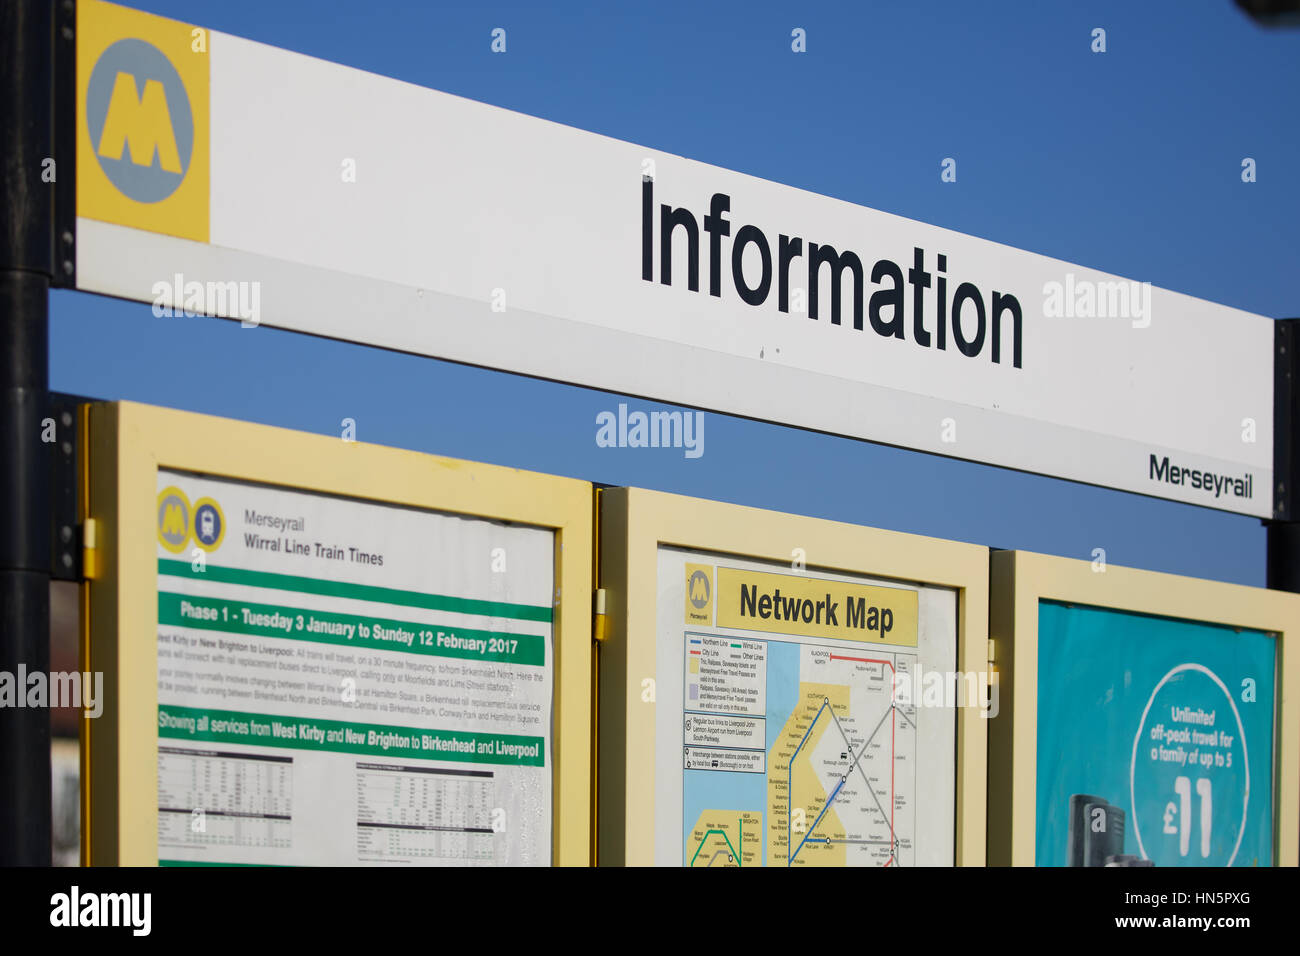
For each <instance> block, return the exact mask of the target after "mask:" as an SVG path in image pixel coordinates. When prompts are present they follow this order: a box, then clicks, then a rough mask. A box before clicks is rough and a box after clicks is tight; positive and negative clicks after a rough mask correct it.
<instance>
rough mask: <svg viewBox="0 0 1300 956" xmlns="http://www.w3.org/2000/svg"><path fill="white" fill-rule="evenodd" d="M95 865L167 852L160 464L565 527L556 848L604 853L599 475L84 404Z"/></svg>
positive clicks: (87, 738)
mask: <svg viewBox="0 0 1300 956" xmlns="http://www.w3.org/2000/svg"><path fill="white" fill-rule="evenodd" d="M81 429H82V437H83V439H84V441H83V445H82V447H83V448H86V449H87V450H88V454H87V455H86V456H85V461H86V463H85V465H84V466H83V468H84V471H83V476H82V478H83V495H82V505H81V508H82V512H83V517H84V518H85V519H88V520H87V521H86V528H87V533H86V539H87V540H86V546H87V547H86V551H85V567H86V577H87V578H88V580H87V583H86V585H85V588H86V592H85V593H84V594H83V608H85V610H86V612H87V613H86V614H84V615H83V622H84V623H83V635H82V639H83V643H82V667H83V669H84V670H88V671H92V672H94V671H102V672H103V674H104V697H105V707H104V711H103V713H102V714H101V715H100V716H99V717H98V718H97V719H94V720H90V719H86V720H84V721H83V723H82V820H83V825H82V833H81V838H82V863H83V864H85V865H148V866H154V865H157V863H158V809H157V804H158V800H157V781H158V733H157V711H158V657H157V649H158V644H157V634H158V559H157V548H158V543H157V542H158V538H157V534H156V523H157V522H156V516H155V507H156V502H157V497H158V487H157V482H158V478H157V476H158V470H159V469H164V468H165V469H175V470H178V471H188V472H194V473H198V474H203V475H211V476H214V477H220V478H227V479H233V480H236V481H246V482H257V483H261V484H269V485H277V486H281V487H284V488H288V489H291V490H302V491H311V492H319V493H324V494H330V495H337V496H342V497H347V498H354V499H361V500H367V501H373V502H379V503H382V504H391V505H400V506H403V507H410V508H421V509H427V510H432V511H440V512H444V513H452V514H458V515H465V516H468V517H475V518H485V519H490V520H493V521H508V522H514V523H517V524H526V525H532V526H535V527H540V528H544V529H547V530H551V531H552V532H553V533H554V535H555V595H554V596H555V617H554V627H553V635H554V637H553V640H554V648H555V657H554V661H555V670H554V675H555V677H554V680H555V683H554V688H553V705H552V708H553V709H552V717H553V725H552V741H553V751H552V753H553V760H552V775H553V776H552V781H553V799H552V814H553V830H552V852H551V859H552V862H553V863H555V864H559V865H580V866H585V865H587V864H589V863H590V862H591V825H592V819H591V800H590V798H589V796H588V794H589V792H590V788H591V774H592V768H591V761H590V753H591V741H592V725H591V709H592V690H591V667H592V643H591V593H592V586H593V581H592V577H593V565H592V562H593V557H592V541H593V534H594V528H593V513H592V500H593V496H592V486H591V484H590V483H588V482H585V481H578V480H575V479H571V478H560V477H556V476H553V475H544V474H538V473H535V472H527V471H519V470H516V469H513V468H503V467H499V466H496V465H484V464H478V463H475V462H467V461H459V460H456V459H451V458H440V457H437V456H434V455H427V454H422V453H419V452H413V451H405V450H402V449H397V448H387V447H383V446H379V445H366V444H362V443H359V442H350V441H343V440H340V439H338V438H330V437H326V436H323V435H313V434H308V433H304V432H298V431H290V430H288V429H283V428H272V427H269V426H266V425H254V424H249V423H246V422H240V421H232V420H229V419H223V418H214V417H211V416H207V415H198V414H194V413H190V412H181V411H174V410H172V409H166V408H157V407H153V406H149V405H138V404H134V403H130V402H113V403H105V404H94V405H89V406H86V407H84V408H83V412H82V422H81Z"/></svg>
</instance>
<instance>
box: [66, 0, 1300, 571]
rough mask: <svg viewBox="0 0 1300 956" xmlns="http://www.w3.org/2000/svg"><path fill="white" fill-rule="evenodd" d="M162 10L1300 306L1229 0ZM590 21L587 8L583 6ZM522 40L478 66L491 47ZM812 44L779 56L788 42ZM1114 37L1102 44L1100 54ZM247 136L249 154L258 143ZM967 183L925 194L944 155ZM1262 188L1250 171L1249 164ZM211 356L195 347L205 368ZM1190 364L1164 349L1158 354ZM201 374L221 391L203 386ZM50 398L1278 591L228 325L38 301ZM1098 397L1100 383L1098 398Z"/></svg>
mask: <svg viewBox="0 0 1300 956" xmlns="http://www.w3.org/2000/svg"><path fill="white" fill-rule="evenodd" d="M129 5H131V6H135V7H137V8H140V9H145V10H148V11H150V12H153V13H158V14H162V15H164V16H169V17H173V18H176V19H180V20H185V21H188V22H192V23H196V24H199V25H202V26H206V27H210V28H213V29H216V30H221V31H225V32H228V33H234V34H238V35H240V36H245V37H249V38H251V39H255V40H259V41H262V42H265V43H269V44H272V45H274V46H280V47H285V48H287V49H291V50H296V51H298V52H302V53H307V54H310V55H312V56H318V57H321V58H323V59H328V60H333V61H336V62H339V63H344V64H347V65H349V66H354V67H359V68H361V69H366V70H371V71H373V72H376V73H381V74H385V75H388V76H393V77H397V78H399V79H402V80H405V81H408V82H411V83H416V84H419V85H421V86H428V87H432V88H435V89H439V90H444V91H446V92H449V93H454V94H457V95H460V96H465V97H469V98H471V99H475V100H479V101H482V102H485V103H491V104H494V105H497V106H502V107H506V108H509V109H513V110H518V111H520V112H523V113H528V114H531V115H534V116H540V117H543V118H546V119H549V120H554V121H556V122H560V123H565V124H568V125H571V126H576V127H580V128H582V129H587V130H591V131H594V132H597V133H602V134H605V135H608V136H613V137H617V138H619V139H624V140H629V141H631V142H635V143H639V144H643V145H646V146H648V147H652V148H654V149H658V150H664V151H667V152H672V153H677V154H680V155H683V156H687V157H690V158H692V159H697V160H700V161H702V162H707V163H712V164H714V165H718V166H723V167H727V168H730V169H735V170H739V171H741V172H744V173H748V174H751V175H755V176H761V177H763V178H765V179H770V180H774V181H776V182H781V183H786V184H789V185H792V186H798V187H800V188H803V189H809V190H813V191H815V192H819V193H824V194H826V195H830V196H834V197H836V198H839V199H844V200H848V201H850V202H855V203H860V204H862V205H866V206H871V207H874V208H877V209H882V210H885V211H887V212H891V213H896V214H899V215H903V216H908V217H910V218H913V219H918V220H922V221H924V222H929V223H934V224H936V225H940V226H945V227H948V228H951V229H957V230H960V231H962V232H966V233H970V234H973V235H977V236H982V237H985V238H989V239H993V240H997V241H999V242H1004V243H1007V244H1009V245H1013V246H1018V247H1021V248H1024V249H1029V250H1032V251H1034V252H1039V253H1043V254H1045V255H1050V256H1055V257H1058V258H1061V259H1065V260H1068V261H1071V262H1076V263H1079V264H1081V265H1084V266H1087V267H1091V268H1097V269H1102V270H1105V271H1107V272H1112V273H1116V274H1119V275H1123V276H1128V277H1131V278H1134V279H1138V280H1142V281H1149V282H1152V283H1153V284H1155V285H1158V286H1163V287H1165V288H1169V289H1174V290H1177V291H1179V292H1185V293H1188V294H1190V295H1195V296H1199V297H1202V298H1205V299H1210V300H1212V301H1215V302H1220V303H1224V304H1227V305H1232V306H1235V307H1238V308H1242V309H1247V310H1250V311H1253V312H1259V313H1262V314H1265V315H1270V316H1295V315H1300V296H1297V293H1296V291H1295V288H1294V281H1295V277H1296V275H1297V271H1298V270H1297V266H1296V262H1297V251H1298V249H1300V215H1297V211H1298V209H1300V181H1297V176H1296V171H1297V169H1300V162H1298V161H1300V128H1297V124H1296V123H1295V107H1294V102H1293V101H1294V91H1296V90H1300V30H1290V31H1285V30H1283V31H1266V30H1264V29H1261V28H1260V27H1258V26H1256V25H1255V24H1254V23H1253V22H1251V21H1250V20H1248V19H1247V18H1246V17H1245V16H1244V15H1243V14H1241V13H1240V12H1239V11H1238V10H1237V8H1236V7H1235V5H1234V4H1233V3H1232V2H1231V0H1184V2H1144V3H1141V4H1131V3H1089V4H1086V5H1083V4H1069V5H1067V4H1056V3H1047V4H1035V3H1029V2H1023V3H999V4H979V5H975V4H969V3H960V2H935V3H904V2H901V0H899V2H894V3H885V2H878V3H870V4H863V3H848V2H846V3H806V2H805V3H767V2H756V0H747V2H744V3H740V2H710V3H698V2H695V3H676V2H658V0H657V2H655V3H653V4H632V3H609V4H600V5H593V4H589V3H570V2H548V3H546V4H537V3H518V4H512V3H469V2H462V3H423V2H411V3H398V2H393V0H368V2H366V3H355V2H335V0H319V2H311V3H307V2H301V0H277V2H275V3H267V2H265V0H220V2H183V0H136V2H132V3H130V4H129ZM593 11H600V12H599V13H594V12H593ZM495 27H502V28H504V29H505V30H506V31H507V46H508V52H507V53H506V54H504V55H494V54H493V53H491V52H490V50H489V43H490V39H491V38H490V33H491V31H492V29H493V28H495ZM795 27H801V28H803V29H804V30H805V31H806V33H807V38H808V39H807V43H808V52H807V53H805V54H800V55H795V54H792V53H791V52H790V31H791V30H792V29H793V28H795ZM1095 27H1102V28H1104V29H1105V30H1106V34H1107V52H1106V53H1104V54H1094V53H1092V52H1091V50H1090V43H1091V36H1090V35H1091V31H1092V30H1093V28H1095ZM254 145H255V144H250V148H254ZM949 156H951V157H954V158H956V159H957V163H958V167H957V168H958V181H957V182H956V183H954V184H945V183H942V182H940V178H939V163H940V161H941V160H942V159H943V158H944V157H949ZM1247 156H1249V157H1252V158H1254V159H1255V160H1256V162H1257V164H1258V181H1257V182H1255V183H1252V184H1244V183H1242V182H1241V178H1240V170H1241V160H1242V158H1243V157H1247ZM200 356H204V357H205V358H204V359H203V360H200V358H199V357H200ZM1170 359H1171V361H1176V360H1177V357H1176V356H1171V357H1170ZM209 362H211V363H212V365H213V366H215V368H217V369H220V370H221V371H218V372H215V373H213V372H211V371H210V370H209V368H208V363H209ZM50 376H51V386H52V387H53V388H55V389H58V390H60V391H66V392H74V393H78V394H82V395H88V396H92V397H96V398H105V399H131V400H135V401H143V402H152V403H155V404H161V405H168V406H172V407H177V408H185V409H191V410H194V411H200V412H205V413H209V414H215V415H224V416H228V417H232V418H241V419H246V420H250V421H257V422H265V423H269V424H275V425H280V426H285V427H290V428H298V429H303V430H306V431H313V432H321V433H327V434H338V433H339V430H340V428H339V422H340V420H341V419H343V418H353V419H355V420H356V422H357V427H358V438H360V439H361V440H363V441H369V442H376V443H380V444H386V445H395V446H400V447H405V448H412V449H416V450H419V451H426V452H433V453H437V454H444V455H451V456H454V457H459V458H467V459H473V460H478V461H488V462H494V463H499V464H507V465H512V466H516V467H521V468H528V469H533V470H538V471H546V472H552V473H555V474H563V475H571V476H575V477H581V478H587V479H590V480H595V481H604V482H609V483H613V484H620V485H622V484H631V485H640V486H643V487H650V488H657V489H662V490H666V491H673V492H678V493H682V494H691V495H698V496H700V497H705V498H712V499H718V500H724V501H733V502H738V503H742V504H747V505H755V506H758V507H764V508H772V509H777V510H782V511H791V512H796V513H801V514H810V515H816V516H819V517H826V518H833V519H836V520H842V521H849V522H855V523H860V524H867V525H874V526H877V527H883V528H891V529H896V530H901V531H910V532H916V533H921V534H928V535H935V536H940V537H947V538H955V539H960V540H965V541H973V542H978V543H981V544H987V545H991V546H994V547H1004V548H1025V549H1029V550H1034V551H1043V552H1048V553H1053V554H1062V555H1067V556H1071V557H1078V558H1085V559H1086V558H1090V556H1091V553H1092V550H1093V549H1094V548H1099V547H1100V548H1105V550H1106V555H1107V560H1108V562H1109V563H1112V564H1123V565H1130V566H1135V567H1144V568H1151V569H1155V570H1162V571H1171V572H1176V573H1180V574H1191V575H1198V576H1203V577H1209V578H1217V579H1221V580H1227V581H1235V582H1240V583H1245V584H1255V585H1263V583H1264V566H1265V555H1264V544H1265V535H1264V530H1263V528H1262V526H1261V524H1260V522H1259V521H1258V520H1256V519H1253V518H1246V517H1240V516H1234V515H1228V514H1225V513H1219V512H1213V511H1209V510H1206V509H1201V508H1196V507H1193V506H1189V505H1179V504H1174V503H1170V502H1163V501H1157V500H1154V499H1148V498H1143V497H1140V496H1135V495H1129V494H1124V493H1121V492H1113V491H1108V490H1104V489H1098V488H1090V487H1085V486H1081V485H1075V484H1072V483H1068V482H1063V481H1057V480H1053V479H1049V478H1042V477H1037V476H1031V475H1023V474H1017V473H1013V472H1008V471H1003V470H1000V469H996V468H991V467H986V466H981V465H974V464H968V463H964V462H957V461H950V460H946V459H940V458H934V457H931V456H927V455H922V454H918V453H913V452H907V451H902V450H898V449H890V448H883V447H879V446H875V445H871V444H869V443H865V442H858V441H853V440H849V439H841V438H833V437H830V436H826V435H819V434H813V433H809V432H802V431H798V430H795V429H789V428H781V427H778V426H774V425H764V424H759V423H755V422H749V421H744V420H740V419H735V418H730V417H727V416H722V415H714V414H709V415H707V416H706V423H705V429H706V431H705V454H704V456H703V457H701V458H698V459H687V458H685V457H684V456H683V454H682V452H681V450H680V449H649V448H646V449H637V448H627V449H617V448H600V447H597V445H596V442H595V434H596V415H597V413H599V412H600V411H603V410H613V409H616V408H617V404H618V402H619V401H620V400H622V401H629V403H630V405H632V407H635V408H641V409H649V408H653V407H659V406H654V405H652V404H651V403H647V402H643V401H639V400H628V399H621V398H620V397H618V396H614V395H610V394H607V393H602V392H596V391H592V390H589V389H581V388H574V387H569V386H564V385H558V384H553V383H545V382H536V381H531V380H527V379H523V378H518V377H515V376H511V375H507V374H504V373H497V372H489V371H485V370H479V369H470V368H465V367H461V366H457V365H453V364H450V363H446V362H440V361H437V360H432V359H425V358H417V357H412V356H406V355H396V354H389V353H385V352H382V351H379V350H376V349H370V348H365V347H361V346H354V345H345V344H343V343H339V342H330V341H324V340H318V339H313V338H310V337H307V336H301V335H293V334H291V333H287V332H279V331H275V330H271V329H266V328H262V329H258V330H256V333H255V334H253V335H250V334H249V330H246V329H245V330H241V329H240V328H239V325H238V324H237V323H234V322H224V321H218V320H213V319H166V318H155V317H154V316H153V315H152V314H151V311H150V308H149V306H147V305H140V304H134V303H127V302H119V301H116V300H109V299H102V298H99V297H95V296H89V295H85V294H80V293H70V292H58V293H55V294H54V296H53V299H52V304H51V360H50ZM1098 387H1099V388H1104V387H1105V383H1101V382H1099V383H1098Z"/></svg>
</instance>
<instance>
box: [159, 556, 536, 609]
mask: <svg viewBox="0 0 1300 956" xmlns="http://www.w3.org/2000/svg"><path fill="white" fill-rule="evenodd" d="M158 573H159V574H169V575H173V576H175V577H181V578H195V579H198V580H206V581H219V582H221V583H222V584H243V585H246V586H248V587H255V588H278V589H279V590H281V591H301V592H303V593H304V594H319V595H322V596H324V597H338V598H353V599H354V600H358V601H382V602H383V603H385V604H400V605H403V606H405V607H420V608H425V609H426V610H430V611H455V612H457V613H459V614H479V615H482V616H484V617H509V618H515V619H516V620H519V621H542V622H544V623H547V624H549V623H551V620H552V618H553V617H554V609H553V608H551V607H546V606H542V605H536V604H510V603H509V602H506V601H479V600H475V599H473V598H459V597H450V596H448V595H445V594H425V593H423V592H422V591H402V590H399V589H398V588H381V587H376V586H374V585H370V584H347V583H344V582H342V581H326V580H325V579H323V578H304V577H300V576H299V575H296V574H277V573H275V572H273V571H247V570H244V569H243V568H223V567H218V566H217V565H213V564H209V565H206V566H205V570H203V571H195V570H194V568H193V567H192V566H191V565H190V563H189V562H188V561H177V560H175V559H174V558H159V559H158Z"/></svg>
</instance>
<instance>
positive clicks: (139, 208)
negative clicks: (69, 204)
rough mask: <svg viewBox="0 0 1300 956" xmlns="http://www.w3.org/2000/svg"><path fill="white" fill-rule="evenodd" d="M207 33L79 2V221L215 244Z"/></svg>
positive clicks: (150, 16)
mask: <svg viewBox="0 0 1300 956" xmlns="http://www.w3.org/2000/svg"><path fill="white" fill-rule="evenodd" d="M208 107H209V97H208V34H207V31H206V30H200V29H198V28H196V27H192V26H190V25H189V24H186V23H179V22H177V21H175V20H166V19H164V18H162V17H156V16H154V15H153V14H149V13H141V12H139V11H137V10H128V9H127V8H126V7H119V6H115V5H113V4H110V3H101V2H99V0H80V2H79V3H78V4H77V215H78V216H84V217H86V218H88V219H98V220H101V221H103V222H111V223H116V224H118V225H122V226H130V227H132V228H134V229H147V230H148V231H150V232H162V233H166V234H167V235H169V236H179V237H181V238H182V239H194V240H197V241H199V242H207V241H208V209H209V197H210V188H209V187H210V182H211V177H210V155H209V154H210V149H209V138H208V137H209V120H208V116H209V109H208Z"/></svg>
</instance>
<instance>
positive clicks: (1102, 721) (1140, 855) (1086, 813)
mask: <svg viewBox="0 0 1300 956" xmlns="http://www.w3.org/2000/svg"><path fill="white" fill-rule="evenodd" d="M1276 659H1277V640H1276V638H1275V637H1274V636H1272V635H1270V634H1266V633H1263V632H1260V631H1249V630H1237V629H1234V628H1230V627H1221V626H1218V625H1212V624H1204V623H1200V622H1196V621H1180V620H1173V619H1170V618H1162V617H1153V616H1146V615H1141V614H1132V613H1128V612H1122V611H1114V610H1108V609H1105V608H1096V607H1080V606H1074V605H1064V604H1058V603H1054V602H1049V601H1042V602H1040V604H1039V608H1038V758H1037V766H1038V773H1037V778H1038V783H1037V791H1038V792H1037V807H1038V812H1037V835H1036V838H1035V847H1036V849H1035V860H1036V863H1037V865H1039V866H1107V865H1112V866H1113V865H1117V864H1118V865H1146V864H1147V863H1148V862H1149V863H1150V864H1154V865H1155V866H1271V865H1272V864H1273V812H1274V811H1273V748H1274V714H1275V707H1276V692H1275V689H1274V681H1275V677H1276V665H1275V662H1276Z"/></svg>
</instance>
